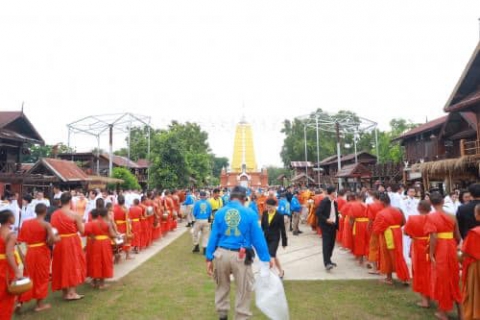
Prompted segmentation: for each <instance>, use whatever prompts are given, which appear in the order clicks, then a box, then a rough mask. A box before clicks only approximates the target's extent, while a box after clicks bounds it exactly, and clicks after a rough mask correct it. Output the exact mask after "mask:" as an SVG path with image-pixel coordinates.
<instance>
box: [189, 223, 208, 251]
mask: <svg viewBox="0 0 480 320" xmlns="http://www.w3.org/2000/svg"><path fill="white" fill-rule="evenodd" d="M200 235H201V237H202V247H203V248H206V247H207V244H208V238H209V237H210V223H208V220H197V221H196V222H195V225H194V226H193V235H192V236H193V245H194V246H196V245H198V244H200Z"/></svg>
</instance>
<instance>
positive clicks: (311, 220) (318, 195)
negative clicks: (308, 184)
mask: <svg viewBox="0 0 480 320" xmlns="http://www.w3.org/2000/svg"><path fill="white" fill-rule="evenodd" d="M323 198H324V195H323V193H322V192H321V191H320V190H317V191H315V195H314V196H313V205H312V206H310V212H309V213H308V218H307V223H308V224H309V225H310V226H311V227H312V230H313V231H317V233H318V230H320V228H319V227H318V221H317V215H316V214H315V212H317V208H318V206H319V205H320V202H322V200H323ZM319 234H320V233H319Z"/></svg>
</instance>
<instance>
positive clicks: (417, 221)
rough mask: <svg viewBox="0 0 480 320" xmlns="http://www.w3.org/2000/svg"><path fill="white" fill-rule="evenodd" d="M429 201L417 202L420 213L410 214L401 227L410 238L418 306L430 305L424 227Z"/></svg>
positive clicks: (426, 237)
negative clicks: (418, 297) (419, 297)
mask: <svg viewBox="0 0 480 320" xmlns="http://www.w3.org/2000/svg"><path fill="white" fill-rule="evenodd" d="M430 210H431V207H430V202H428V201H426V200H422V201H420V202H419V203H418V206H417V211H418V212H419V213H420V214H416V215H411V216H410V217H409V218H408V221H407V223H406V224H405V227H404V229H403V232H404V233H405V234H406V235H408V236H409V237H411V238H412V246H411V252H410V256H411V257H412V278H413V286H412V289H413V291H414V292H417V293H418V294H420V296H421V299H422V300H421V301H420V302H418V303H417V305H418V306H419V307H422V308H428V307H429V306H430V295H431V290H430V283H431V282H430V269H431V266H430V261H429V260H428V259H427V254H428V245H429V238H428V234H427V233H426V232H425V230H424V227H425V223H426V222H427V215H428V214H429V213H430Z"/></svg>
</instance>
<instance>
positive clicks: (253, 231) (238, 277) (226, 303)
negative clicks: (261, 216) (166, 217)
mask: <svg viewBox="0 0 480 320" xmlns="http://www.w3.org/2000/svg"><path fill="white" fill-rule="evenodd" d="M245 199H246V190H245V188H243V187H240V186H237V187H235V188H234V189H233V190H232V192H231V194H230V201H229V203H228V204H227V205H226V206H225V207H223V208H222V209H220V210H218V211H217V213H216V214H215V219H214V221H213V224H212V231H211V234H210V239H209V241H208V246H207V255H206V256H207V273H208V275H210V276H213V278H214V280H215V283H216V289H215V308H216V310H217V313H218V315H219V317H220V319H221V320H226V319H227V315H228V311H229V309H230V274H233V276H234V278H235V283H236V287H237V292H236V303H235V319H248V318H249V317H251V315H252V313H251V312H250V302H251V298H252V291H253V288H252V285H253V272H252V266H251V264H252V262H253V256H254V251H253V248H255V250H256V252H257V254H258V256H259V258H260V260H261V261H262V263H263V265H262V266H263V267H265V264H270V267H271V266H272V264H271V261H270V254H269V253H268V247H267V243H266V241H265V237H264V235H263V232H262V230H261V229H260V225H259V224H258V217H257V215H256V214H255V213H254V212H253V211H252V210H251V209H249V208H246V207H245V206H244V203H245ZM252 247H253V248H252ZM213 261H214V262H215V269H214V263H213Z"/></svg>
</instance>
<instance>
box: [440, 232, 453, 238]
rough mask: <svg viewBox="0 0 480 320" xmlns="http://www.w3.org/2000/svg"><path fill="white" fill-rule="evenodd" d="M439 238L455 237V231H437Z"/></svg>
mask: <svg viewBox="0 0 480 320" xmlns="http://www.w3.org/2000/svg"><path fill="white" fill-rule="evenodd" d="M437 238H438V239H443V240H449V239H453V232H439V233H437Z"/></svg>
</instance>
